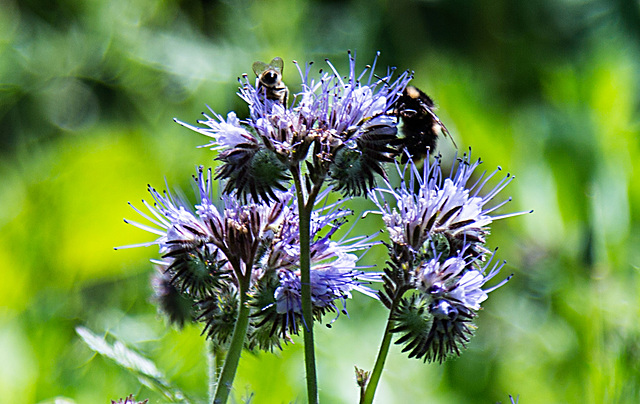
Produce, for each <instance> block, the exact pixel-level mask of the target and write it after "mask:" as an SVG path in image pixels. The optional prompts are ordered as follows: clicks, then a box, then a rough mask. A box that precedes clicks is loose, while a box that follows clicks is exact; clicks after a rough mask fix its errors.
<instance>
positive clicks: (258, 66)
mask: <svg viewBox="0 0 640 404" xmlns="http://www.w3.org/2000/svg"><path fill="white" fill-rule="evenodd" d="M274 60H275V59H274ZM271 63H273V60H272V61H271ZM269 66H270V65H268V64H266V63H265V62H261V61H259V60H258V61H256V62H253V65H252V66H251V67H252V68H253V72H254V73H255V74H256V76H258V77H260V75H261V74H262V73H264V72H265V71H267V70H269Z"/></svg>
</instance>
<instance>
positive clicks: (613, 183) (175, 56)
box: [0, 0, 640, 404]
mask: <svg viewBox="0 0 640 404" xmlns="http://www.w3.org/2000/svg"><path fill="white" fill-rule="evenodd" d="M638 7H639V6H638V4H637V3H634V2H630V1H627V2H623V1H621V2H598V1H584V2H580V4H579V5H577V4H576V2H573V1H568V0H561V1H556V0H539V1H534V2H514V1H497V2H462V1H459V0H458V1H430V2H417V1H399V2H386V1H380V2H375V3H372V2H365V1H347V2H334V1H331V2H329V1H317V2H310V1H305V0H290V1H288V0H282V1H278V2H276V3H275V4H271V3H267V2H264V3H263V2H253V1H246V2H240V3H236V2H213V3H211V2H177V1H153V0H148V1H142V2H125V1H121V0H116V1H107V0H96V1H92V2H81V1H65V2H62V3H56V4H52V3H51V2H42V1H29V2H17V1H8V2H2V3H1V4H0V39H1V40H0V127H2V136H0V229H1V230H2V231H1V232H0V268H2V282H0V358H3V360H4V364H5V366H3V368H2V369H1V370H0V397H2V398H3V402H4V401H6V402H51V400H52V399H53V398H54V397H69V398H70V399H73V401H75V402H77V403H84V402H89V403H91V402H108V400H110V399H116V398H118V397H125V396H127V395H128V394H130V393H134V395H135V397H137V398H147V397H148V398H150V402H154V403H155V402H165V401H167V399H166V398H165V397H164V396H163V395H162V394H161V393H158V392H156V391H153V390H151V389H150V388H149V387H148V386H146V385H143V384H141V383H140V380H139V379H138V378H137V377H135V376H136V372H133V373H132V372H130V371H128V370H124V369H122V368H121V367H120V366H117V365H116V364H114V363H113V361H112V360H111V359H109V360H103V359H102V357H99V356H92V355H91V352H90V350H89V349H88V348H87V347H86V345H85V344H84V343H82V342H81V341H80V338H79V337H78V335H77V334H76V333H75V331H74V330H75V328H76V327H77V326H78V325H86V326H87V327H89V328H90V329H92V330H95V332H96V333H98V334H101V335H102V334H103V332H108V333H109V334H111V335H114V336H117V338H118V340H120V341H126V343H127V345H126V346H135V347H136V350H135V351H133V350H130V348H126V349H129V350H130V352H137V351H140V352H145V355H146V356H147V357H148V359H149V360H151V361H152V362H153V363H156V364H157V368H159V369H163V371H164V373H165V376H164V379H163V380H165V381H166V382H167V383H170V384H171V385H175V386H180V388H181V390H182V391H183V392H184V394H186V395H188V396H189V397H205V396H206V391H204V390H205V389H206V386H203V380H204V378H205V375H206V360H205V359H204V357H205V352H206V347H205V344H204V342H203V339H202V338H201V337H200V333H201V332H202V328H201V327H202V326H201V325H200V326H194V325H185V327H184V330H183V331H182V332H178V331H175V330H173V329H171V328H170V327H168V326H167V325H166V324H164V323H163V322H162V321H161V320H160V318H159V317H158V316H157V315H156V308H155V307H154V306H153V305H152V304H150V303H149V301H148V299H149V297H150V296H151V294H152V292H151V289H150V286H149V277H150V275H151V273H152V271H153V269H152V266H151V265H150V264H149V263H148V262H147V260H148V259H149V257H150V256H153V254H155V253H156V251H155V250H152V249H149V250H144V249H135V250H121V251H113V249H112V248H113V247H114V246H120V245H128V244H134V243H139V242H143V241H148V240H149V238H148V234H144V232H141V231H136V230H135V229H134V228H133V227H131V226H126V225H125V224H124V223H122V218H123V217H133V216H134V215H135V213H134V212H132V211H131V210H130V208H129V207H128V206H127V204H126V202H127V201H128V200H130V199H131V200H133V201H134V202H135V201H136V200H139V199H141V198H145V197H146V196H145V193H146V191H145V187H146V184H147V183H151V184H152V185H154V186H156V187H159V188H161V187H162V185H163V181H164V178H165V177H166V179H167V182H168V183H171V184H175V183H179V182H181V183H182V184H184V185H183V187H184V188H185V189H186V188H187V187H188V186H189V185H187V183H188V182H187V180H188V178H189V176H190V175H191V173H192V172H193V168H194V166H196V165H199V164H204V165H215V164H217V163H216V162H214V160H213V159H214V156H215V154H214V153H213V152H211V151H209V150H206V149H197V148H196V146H197V145H200V144H203V143H206V142H205V139H203V138H198V136H197V135H195V134H193V133H190V132H189V131H186V130H184V129H183V128H181V127H179V126H178V125H176V124H174V123H173V122H172V121H171V118H173V117H178V118H179V119H181V120H184V121H187V122H192V121H194V120H195V119H197V116H196V115H197V112H199V111H201V110H203V109H204V106H205V104H208V105H210V106H211V108H212V109H214V110H216V111H228V110H235V111H236V112H237V113H238V116H239V117H240V118H246V114H247V111H246V107H244V106H242V101H241V100H239V98H238V97H235V96H234V92H235V89H236V88H237V81H236V78H237V77H238V76H240V75H241V74H242V73H245V72H247V73H251V65H252V63H253V62H254V61H255V60H270V59H271V58H273V57H274V56H280V57H282V58H283V59H284V61H285V69H284V72H285V77H284V80H285V82H286V83H287V85H288V86H289V88H290V90H291V97H293V96H294V95H295V93H296V92H297V91H299V87H298V86H299V84H298V77H297V73H296V70H295V68H293V65H292V64H291V61H292V60H294V59H295V60H298V61H300V62H304V61H307V60H315V62H316V64H315V65H314V67H313V69H316V70H317V69H320V67H321V65H322V61H323V60H324V59H325V58H327V57H328V58H331V60H332V62H333V63H334V64H335V65H336V67H337V68H338V69H341V68H342V67H343V66H344V65H345V64H346V63H347V57H346V50H347V49H354V50H357V51H358V58H359V60H370V59H371V58H370V57H371V56H372V55H373V52H374V51H376V50H380V51H381V58H380V60H379V63H380V66H382V67H386V65H395V66H398V68H399V69H401V70H402V69H406V68H410V69H412V70H414V71H415V73H416V78H415V84H416V85H417V86H418V87H420V88H421V89H423V90H424V91H426V92H427V93H428V94H429V95H430V96H432V97H433V99H434V100H435V101H436V104H437V105H438V107H439V109H438V116H439V117H440V118H441V119H442V121H443V122H444V123H445V124H446V125H447V127H448V129H449V130H450V131H451V133H452V135H453V137H454V138H455V140H456V143H457V144H458V147H459V151H458V152H459V153H461V152H463V151H465V150H466V149H467V147H469V146H471V147H472V148H473V154H474V155H475V156H481V157H482V159H483V160H484V161H485V166H486V168H487V170H489V171H492V170H493V168H494V167H495V166H497V165H501V166H502V167H503V168H504V169H505V170H508V171H510V172H512V173H513V174H515V175H516V177H517V178H516V181H515V182H514V183H513V184H512V186H510V189H511V192H512V194H513V196H514V201H515V202H514V203H516V204H517V205H518V206H519V208H514V209H513V210H518V209H522V210H528V209H531V208H532V209H534V211H535V212H534V213H533V214H532V215H530V216H528V217H524V218H518V219H514V220H509V221H503V222H500V221H499V222H497V223H495V224H494V225H493V227H492V234H491V235H490V236H488V237H487V240H488V244H489V246H496V245H500V246H501V251H504V254H502V253H501V257H504V258H505V259H507V261H508V265H509V267H508V268H505V270H506V271H511V272H514V273H515V276H514V278H513V279H512V280H511V281H510V282H509V284H508V285H507V286H505V287H503V288H501V289H500V290H498V291H496V292H495V294H494V295H493V296H492V298H491V299H490V301H488V304H487V307H485V312H484V313H483V315H481V316H479V318H478V332H476V335H475V337H474V339H473V340H471V342H470V343H469V346H468V349H467V350H466V351H465V354H464V356H463V357H462V358H460V359H458V360H456V361H452V362H447V363H445V364H443V365H442V366H440V365H437V364H436V365H434V364H432V365H424V364H423V363H422V362H421V361H407V359H406V357H405V356H404V355H400V354H399V352H397V351H399V349H398V350H397V351H396V352H395V354H394V352H393V351H394V349H392V352H391V354H390V356H389V361H388V363H387V371H386V373H385V374H386V375H389V378H388V380H387V381H384V380H383V384H381V385H380V387H379V390H378V395H377V397H378V400H379V401H380V402H410V401H413V400H415V398H416V397H420V398H421V399H424V400H423V401H427V400H428V401H429V402H434V403H435V402H442V403H445V402H449V403H451V402H464V403H472V404H473V403H488V402H497V401H505V397H506V396H507V394H508V393H511V394H513V395H519V396H520V402H521V403H536V402H566V403H587V404H590V403H593V404H595V403H603V402H606V403H636V402H638V401H640V365H638V364H639V363H640V359H639V357H640V354H639V353H638V348H637V347H638V345H639V344H638V342H639V341H640V324H639V323H638V321H637V318H638V317H639V316H640V313H639V309H638V308H639V307H640V299H639V298H638V296H639V294H638V290H639V287H640V273H639V268H640V250H639V249H638V248H637V246H638V245H640V174H639V173H640V163H638V162H640V142H638V139H639V138H640V136H639V133H638V132H639V129H638V120H637V111H638V105H640V96H639V94H640V91H638V76H637V72H638V71H640V57H639V54H638V44H639V42H640V23H639V22H638V18H637V16H638V15H640V12H639V10H638ZM440 145H441V151H442V153H443V155H444V157H443V159H444V161H445V164H449V163H448V162H450V161H452V160H453V154H454V150H453V146H452V145H451V144H450V143H448V141H447V140H445V139H443V140H442V141H441V142H440ZM356 186H357V183H356ZM186 193H188V192H186ZM368 203H369V202H368V201H366V200H364V199H361V198H360V199H356V200H354V202H353V205H354V209H355V210H356V211H360V210H361V209H366V207H367V206H370V205H368ZM498 213H499V212H498ZM379 228H380V222H379V218H376V217H371V215H370V216H369V217H367V218H366V219H365V220H362V221H360V223H358V225H357V228H356V229H354V233H352V234H356V233H362V234H372V233H373V232H375V231H377V230H378V229H379ZM384 256H385V251H384V248H379V249H377V250H374V251H372V252H370V253H369V254H368V255H367V256H366V257H365V260H366V261H368V263H370V264H379V265H382V263H383V262H384V260H385V258H384ZM349 313H350V317H351V318H350V319H349V320H348V321H340V322H336V324H335V325H334V326H333V328H332V330H330V331H329V330H324V327H317V335H316V341H317V347H318V348H317V349H318V352H317V355H318V362H319V364H320V367H319V369H318V371H319V379H320V384H321V386H322V387H323V389H322V392H321V397H320V399H321V402H335V403H342V402H344V403H351V402H355V401H356V400H357V397H358V394H359V392H358V388H357V386H356V384H355V382H354V380H353V370H352V369H353V366H354V365H357V366H358V367H360V368H365V370H369V369H366V367H367V366H370V364H371V363H372V360H373V355H374V353H375V352H376V349H377V344H378V343H379V341H380V337H381V335H380V334H381V332H382V329H383V327H384V315H385V313H384V310H383V308H382V307H381V305H380V304H379V303H376V302H364V301H359V300H358V299H355V300H354V301H353V302H350V309H349ZM86 335H89V334H86ZM91 335H93V337H89V339H90V340H91V341H93V342H92V343H94V346H95V347H96V348H97V347H102V348H101V349H104V350H105V352H107V351H109V350H111V351H113V350H114V347H115V342H113V343H112V342H109V343H103V345H100V344H99V343H98V338H101V337H96V336H95V334H91ZM94 337H95V338H94ZM259 338H266V337H264V336H260V337H259ZM293 342H294V344H288V346H285V347H284V351H282V352H278V351H277V352H276V353H274V354H266V353H262V354H257V355H253V354H249V353H247V354H246V357H243V361H242V362H241V365H240V368H239V373H238V378H237V379H236V380H237V382H236V385H237V386H238V387H237V390H235V391H234V393H233V394H234V395H235V397H236V398H237V399H240V398H241V397H251V396H252V393H255V394H254V395H253V399H252V401H251V402H252V403H254V404H259V403H263V402H290V401H291V402H295V401H296V400H297V401H302V397H304V380H303V376H302V375H303V366H302V362H301V358H302V353H301V351H300V349H299V346H300V343H299V342H300V341H299V340H298V339H297V338H294V341H293ZM265 343H266V342H265ZM107 347H109V348H107ZM136 355H137V354H136ZM265 369H272V370H271V371H267V370H265ZM282 374H287V378H286V380H283V378H282V377H280V376H279V375H282ZM137 375H139V373H137ZM383 379H384V378H383ZM384 383H387V384H384ZM245 386H246V387H245Z"/></svg>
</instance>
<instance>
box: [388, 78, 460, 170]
mask: <svg viewBox="0 0 640 404" xmlns="http://www.w3.org/2000/svg"><path fill="white" fill-rule="evenodd" d="M434 109H435V104H434V103H433V100H432V99H431V97H429V96H428V95H427V94H425V93H424V92H422V91H421V90H420V89H418V88H416V87H414V86H407V87H405V89H404V91H403V92H402V95H401V96H400V97H399V98H398V101H396V106H395V114H396V116H397V117H398V118H400V119H401V120H402V133H403V135H404V138H402V139H401V145H402V146H403V147H405V148H406V149H407V151H408V152H409V154H410V155H411V158H412V159H413V160H414V161H418V160H421V159H423V158H425V157H426V156H427V154H433V153H434V151H435V149H436V142H437V140H438V135H439V134H440V133H442V134H443V135H444V136H448V137H449V138H450V139H451V141H452V142H453V145H454V146H455V147H456V148H457V147H458V146H457V145H456V143H455V142H454V140H453V138H452V137H451V134H450V133H449V131H448V130H447V128H446V127H445V126H444V124H443V123H442V121H440V118H438V116H437V115H436V114H435V113H434V112H433V110H434ZM407 160H408V156H407V155H406V154H402V158H401V161H402V162H403V163H406V162H407Z"/></svg>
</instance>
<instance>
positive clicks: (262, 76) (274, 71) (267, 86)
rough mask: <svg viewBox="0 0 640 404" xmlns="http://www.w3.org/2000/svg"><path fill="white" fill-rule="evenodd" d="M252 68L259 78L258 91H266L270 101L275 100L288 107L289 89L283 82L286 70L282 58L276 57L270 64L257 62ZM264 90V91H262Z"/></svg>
mask: <svg viewBox="0 0 640 404" xmlns="http://www.w3.org/2000/svg"><path fill="white" fill-rule="evenodd" d="M252 67H253V72H254V73H255V74H256V76H257V77H258V91H264V92H265V93H266V95H267V99H268V100H275V101H278V102H279V103H280V104H282V105H284V106H286V105H287V99H288V98H289V89H288V88H287V86H286V85H285V84H284V82H283V81H282V69H283V68H284V62H283V61H282V58H279V57H275V58H273V59H272V60H271V62H269V64H266V63H264V62H260V61H257V62H254V63H253V66H252ZM263 88H264V90H262V89H263Z"/></svg>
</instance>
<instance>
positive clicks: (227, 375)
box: [213, 277, 250, 404]
mask: <svg viewBox="0 0 640 404" xmlns="http://www.w3.org/2000/svg"><path fill="white" fill-rule="evenodd" d="M248 290H249V278H248V277H245V279H242V280H241V282H240V302H239V303H238V305H239V307H238V309H239V310H238V318H237V319H236V324H235V327H234V328H233V335H232V337H231V344H230V345H229V350H228V351H227V355H226V358H225V360H224V365H223V366H222V371H221V372H220V377H219V379H218V383H217V384H216V393H215V396H214V398H213V404H224V403H226V402H227V399H228V398H229V393H230V391H231V387H232V386H233V379H234V378H235V376H236V371H237V370H238V364H239V363H240V355H241V354H242V348H243V347H244V341H245V338H246V336H247V330H248V328H249V314H250V310H249V305H248V304H247V303H248V300H249V296H248V294H247V292H248Z"/></svg>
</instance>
